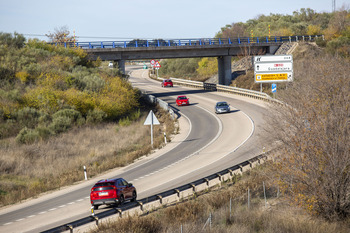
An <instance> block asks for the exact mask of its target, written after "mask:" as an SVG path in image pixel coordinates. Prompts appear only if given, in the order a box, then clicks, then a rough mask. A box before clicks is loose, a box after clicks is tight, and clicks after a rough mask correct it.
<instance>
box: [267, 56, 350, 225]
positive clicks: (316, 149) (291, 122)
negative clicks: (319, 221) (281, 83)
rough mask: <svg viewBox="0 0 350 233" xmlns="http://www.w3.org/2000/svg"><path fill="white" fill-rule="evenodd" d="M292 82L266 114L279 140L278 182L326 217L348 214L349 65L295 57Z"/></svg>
mask: <svg viewBox="0 0 350 233" xmlns="http://www.w3.org/2000/svg"><path fill="white" fill-rule="evenodd" d="M294 70H295V82H293V83H292V84H291V85H290V86H288V89H287V90H285V91H283V92H280V93H279V98H280V99H281V100H282V101H283V102H284V103H285V105H282V106H275V110H276V111H275V113H274V114H273V115H272V116H271V117H270V118H269V124H270V126H271V128H270V129H269V132H270V133H271V137H273V138H275V140H277V141H279V142H280V143H281V145H282V154H283V155H281V156H280V157H279V159H278V160H277V162H276V172H277V174H278V179H279V184H280V185H281V187H283V190H284V191H285V192H288V193H290V194H291V197H292V202H294V203H296V204H298V205H300V206H302V207H304V208H305V209H307V210H308V211H310V212H311V213H312V214H317V215H321V216H323V217H325V218H327V219H345V218H346V217H348V216H349V215H350V143H349V142H350V95H349V93H350V77H349V74H350V66H349V63H348V62H347V61H346V60H342V59H339V58H337V57H332V56H320V57H307V58H305V59H303V60H300V61H297V62H295V67H294Z"/></svg>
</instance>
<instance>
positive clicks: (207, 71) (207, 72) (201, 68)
mask: <svg viewBox="0 0 350 233" xmlns="http://www.w3.org/2000/svg"><path fill="white" fill-rule="evenodd" d="M197 72H198V74H199V75H200V76H203V77H210V76H212V75H214V74H216V73H217V72H218V62H217V61H216V59H215V58H207V57H205V58H202V59H201V60H200V61H199V62H198V68H197Z"/></svg>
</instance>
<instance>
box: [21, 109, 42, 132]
mask: <svg viewBox="0 0 350 233" xmlns="http://www.w3.org/2000/svg"><path fill="white" fill-rule="evenodd" d="M40 117H41V112H40V111H38V110H36V109H35V108H30V107H25V108H22V109H20V110H18V111H17V113H16V114H15V119H16V120H17V122H18V123H19V124H20V125H22V126H25V127H27V128H32V129H34V128H35V127H36V126H37V124H38V123H39V118H40Z"/></svg>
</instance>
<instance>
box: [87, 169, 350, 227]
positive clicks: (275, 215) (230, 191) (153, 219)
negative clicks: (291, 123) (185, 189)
mask: <svg viewBox="0 0 350 233" xmlns="http://www.w3.org/2000/svg"><path fill="white" fill-rule="evenodd" d="M269 170H270V167H269V166H264V167H260V168H258V169H254V170H253V171H251V172H249V173H247V174H245V175H244V176H243V177H241V178H239V179H238V180H239V181H238V182H236V183H235V184H234V185H227V186H224V188H222V189H219V190H214V191H211V192H209V193H203V194H201V195H199V196H198V197H193V198H192V199H191V200H188V201H184V202H181V203H177V204H175V205H173V206H169V207H166V208H162V209H159V210H157V211H155V212H152V213H150V214H148V215H146V216H135V217H127V218H122V219H119V220H117V221H111V222H109V223H108V224H100V225H99V228H98V229H95V230H92V231H91V232H92V233H95V232H140V233H141V232H142V233H143V232H155V233H157V232H181V227H182V230H183V231H182V232H186V233H197V232H214V233H215V232H218V233H221V232H222V233H224V232H230V233H236V232H237V233H245V232H247V233H248V232H266V233H270V232H271V233H274V232H283V233H285V232H287V233H288V232H291V233H292V232H301V233H314V232H318V233H329V232H339V233H346V232H349V231H350V222H349V221H348V222H327V221H325V220H323V219H321V218H316V217H312V216H310V215H309V214H308V213H307V212H305V211H304V210H302V209H300V208H297V207H291V206H290V205H289V202H288V201H287V199H288V197H287V196H285V197H279V198H277V197H276V196H277V195H276V194H277V189H276V187H275V186H274V180H273V179H270V178H269V177H268V176H267V175H266V174H268V171H269ZM263 180H265V184H266V187H267V188H268V190H269V192H268V205H267V206H266V207H265V202H264V199H263V191H262V190H263V188H262V181H263ZM227 184H232V181H230V182H229V183H227ZM248 187H249V188H250V190H251V194H252V200H251V205H250V208H249V209H248V205H247V189H248ZM230 198H231V199H232V211H231V216H230V210H229V203H230ZM210 214H211V215H212V225H211V228H210V226H209V223H208V224H207V225H206V226H205V227H204V225H205V223H206V221H207V220H208V217H209V215H210Z"/></svg>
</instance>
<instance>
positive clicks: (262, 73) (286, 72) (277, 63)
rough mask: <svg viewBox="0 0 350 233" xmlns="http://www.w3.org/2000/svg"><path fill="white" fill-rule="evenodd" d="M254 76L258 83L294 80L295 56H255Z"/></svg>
mask: <svg viewBox="0 0 350 233" xmlns="http://www.w3.org/2000/svg"><path fill="white" fill-rule="evenodd" d="M254 77H255V80H254V81H255V82H256V83H264V82H265V83H268V82H291V81H293V56H292V55H274V56H255V57H254Z"/></svg>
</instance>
